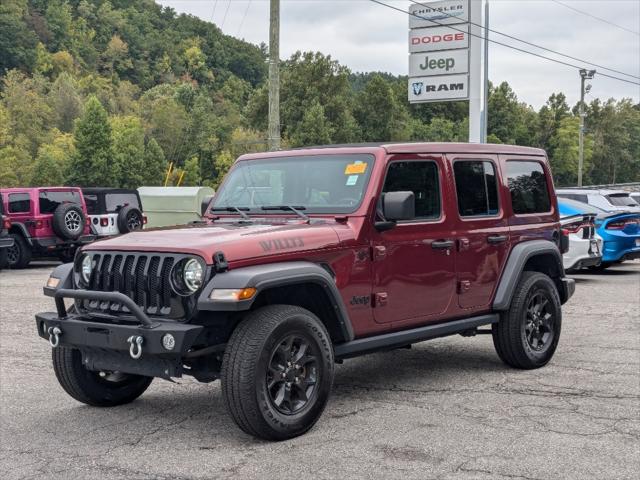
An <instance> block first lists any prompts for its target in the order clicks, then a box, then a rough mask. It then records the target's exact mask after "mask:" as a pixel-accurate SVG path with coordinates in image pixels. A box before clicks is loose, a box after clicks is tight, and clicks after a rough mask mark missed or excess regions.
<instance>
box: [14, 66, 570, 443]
mask: <svg viewBox="0 0 640 480" xmlns="http://www.w3.org/2000/svg"><path fill="white" fill-rule="evenodd" d="M430 61H431V60H429V62H430ZM416 88H417V87H416ZM5 201H6V199H5ZM209 209H210V211H211V215H210V216H208V218H209V220H208V221H207V222H202V223H198V224H191V225H188V226H184V227H174V228H169V229H165V230H136V231H133V232H131V233H127V234H125V235H121V236H119V237H113V238H109V239H106V240H101V241H98V242H95V243H92V244H90V245H85V246H83V247H82V249H81V250H80V251H79V252H78V254H77V255H76V256H75V259H74V260H73V262H71V263H67V264H64V265H61V266H59V267H57V268H56V269H55V270H54V271H53V273H52V274H51V276H50V277H49V279H48V280H47V283H46V285H45V286H44V293H45V295H47V296H49V297H52V298H53V299H54V300H55V307H56V308H55V311H53V312H45V313H39V314H37V315H36V327H37V331H38V334H39V335H40V336H41V337H42V338H44V339H46V340H47V341H48V344H50V346H51V348H52V350H53V368H54V370H55V373H56V377H57V379H58V381H59V382H60V384H61V385H62V387H63V389H64V390H65V391H66V392H67V393H68V394H69V395H71V396H72V397H73V398H75V399H76V400H78V401H80V402H83V403H86V404H89V405H93V406H96V407H109V406H113V405H122V404H127V403H129V402H132V401H133V400H135V399H136V398H137V397H139V396H140V395H142V394H143V393H144V391H145V390H146V389H147V388H148V387H149V385H150V384H151V382H152V381H153V379H154V378H155V377H158V378H162V379H167V380H170V379H173V378H179V377H182V376H184V375H189V376H192V377H194V378H195V379H196V380H198V381H200V382H213V381H215V380H220V381H221V384H222V396H223V398H224V401H225V405H226V407H227V410H228V412H229V414H230V415H231V417H232V418H233V420H234V421H235V422H236V424H237V425H238V427H239V428H241V429H242V430H243V431H244V432H246V433H247V434H249V435H254V436H256V437H260V438H264V439H268V440H283V439H287V438H292V437H295V436H298V435H302V434H304V433H305V432H307V431H308V430H309V429H310V428H312V427H313V425H314V424H315V423H316V422H317V421H318V420H319V419H320V417H321V415H322V412H323V410H324V408H325V406H326V405H327V401H328V399H329V396H330V394H331V388H332V384H333V378H334V364H335V362H340V361H342V360H343V359H346V358H349V357H355V356H358V355H363V354H366V353H369V352H373V351H376V350H392V349H396V348H402V347H406V346H409V345H411V344H413V343H416V342H421V341H424V340H429V339H432V338H440V337H444V336H447V335H454V334H464V335H465V336H472V335H474V334H475V333H478V332H485V333H491V335H492V337H493V343H494V345H495V349H496V351H497V353H498V356H499V357H500V358H501V359H502V360H503V361H504V362H505V363H506V364H507V365H510V366H511V367H514V368H522V369H531V368H539V367H543V366H544V365H546V364H547V363H548V362H549V361H550V360H551V359H552V357H553V354H554V352H555V350H556V347H557V345H558V340H559V338H560V331H561V326H562V311H561V305H562V304H564V303H565V302H566V301H567V300H568V299H569V298H570V297H571V295H572V294H573V291H574V282H573V280H571V279H568V278H566V277H565V276H564V269H563V268H562V256H561V253H560V249H559V245H560V243H561V232H560V225H559V222H558V211H557V201H556V196H555V192H554V188H553V182H552V181H551V172H550V171H549V162H548V161H547V157H546V155H545V152H544V151H542V150H539V149H535V148H527V147H513V146H508V145H482V144H473V145H472V144H455V143H452V144H447V143H442V144H438V143H425V144H421V143H412V144H381V145H370V144H368V145H353V146H340V147H314V148H308V149H301V150H291V151H280V152H277V154H273V153H261V154H248V155H243V156H242V157H240V158H239V159H238V160H237V161H236V162H235V164H234V165H233V167H232V168H231V170H230V171H229V173H228V174H227V176H226V178H225V179H224V182H223V183H222V185H221V186H220V189H219V190H218V192H217V193H216V195H215V198H214V199H213V201H212V202H211V205H210V207H209ZM512 225H513V226H515V227H512ZM64 299H71V300H73V305H72V306H71V307H70V308H66V307H65V303H64ZM398 355H401V353H398Z"/></svg>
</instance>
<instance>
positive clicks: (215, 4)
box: [211, 0, 218, 23]
mask: <svg viewBox="0 0 640 480" xmlns="http://www.w3.org/2000/svg"><path fill="white" fill-rule="evenodd" d="M217 6H218V0H215V2H213V12H211V23H213V17H214V16H215V14H216V7H217Z"/></svg>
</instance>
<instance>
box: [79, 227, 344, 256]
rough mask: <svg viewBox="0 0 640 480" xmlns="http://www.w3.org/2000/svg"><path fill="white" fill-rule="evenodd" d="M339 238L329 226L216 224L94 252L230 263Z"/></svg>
mask: <svg viewBox="0 0 640 480" xmlns="http://www.w3.org/2000/svg"><path fill="white" fill-rule="evenodd" d="M338 243H339V238H338V235H337V233H336V231H335V230H334V229H333V227H332V226H331V225H329V224H327V223H314V224H306V223H286V224H277V225H273V224H271V225H261V224H248V225H239V224H224V223H220V224H214V225H197V226H183V227H174V228H167V229H157V230H156V229H152V230H143V231H140V232H132V233H128V234H126V235H122V236H119V237H115V238H111V239H108V240H103V241H99V242H95V243H92V244H91V245H88V246H86V247H85V248H84V250H85V251H90V250H94V251H95V250H100V251H104V250H109V251H124V252H126V251H130V252H167V253H168V252H174V253H190V254H194V255H199V256H201V257H202V258H204V259H205V261H206V262H207V264H211V263H212V258H213V254H214V253H215V252H218V251H222V252H223V253H224V255H225V257H226V259H227V261H230V262H233V261H237V260H245V259H250V258H257V257H265V256H271V255H277V254H283V253H291V252H304V251H309V250H316V249H320V248H327V247H331V246H335V245H337V244H338Z"/></svg>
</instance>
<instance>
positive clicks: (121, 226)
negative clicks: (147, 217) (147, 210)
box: [116, 205, 143, 233]
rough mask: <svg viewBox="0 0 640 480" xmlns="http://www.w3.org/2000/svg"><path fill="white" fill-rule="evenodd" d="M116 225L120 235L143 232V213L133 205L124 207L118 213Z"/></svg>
mask: <svg viewBox="0 0 640 480" xmlns="http://www.w3.org/2000/svg"><path fill="white" fill-rule="evenodd" d="M116 223H117V224H118V231H119V232H120V233H129V232H133V231H136V230H142V224H143V218H142V212H141V211H140V210H139V209H137V208H136V207H134V206H132V205H127V206H125V207H122V208H121V209H120V211H119V212H118V218H117V221H116Z"/></svg>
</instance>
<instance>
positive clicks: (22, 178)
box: [0, 145, 33, 187]
mask: <svg viewBox="0 0 640 480" xmlns="http://www.w3.org/2000/svg"><path fill="white" fill-rule="evenodd" d="M32 172H33V160H32V158H31V155H29V152H27V151H26V150H25V149H24V148H21V147H16V146H13V145H7V146H5V147H0V187H21V186H24V185H29V181H30V179H31V176H32Z"/></svg>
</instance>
